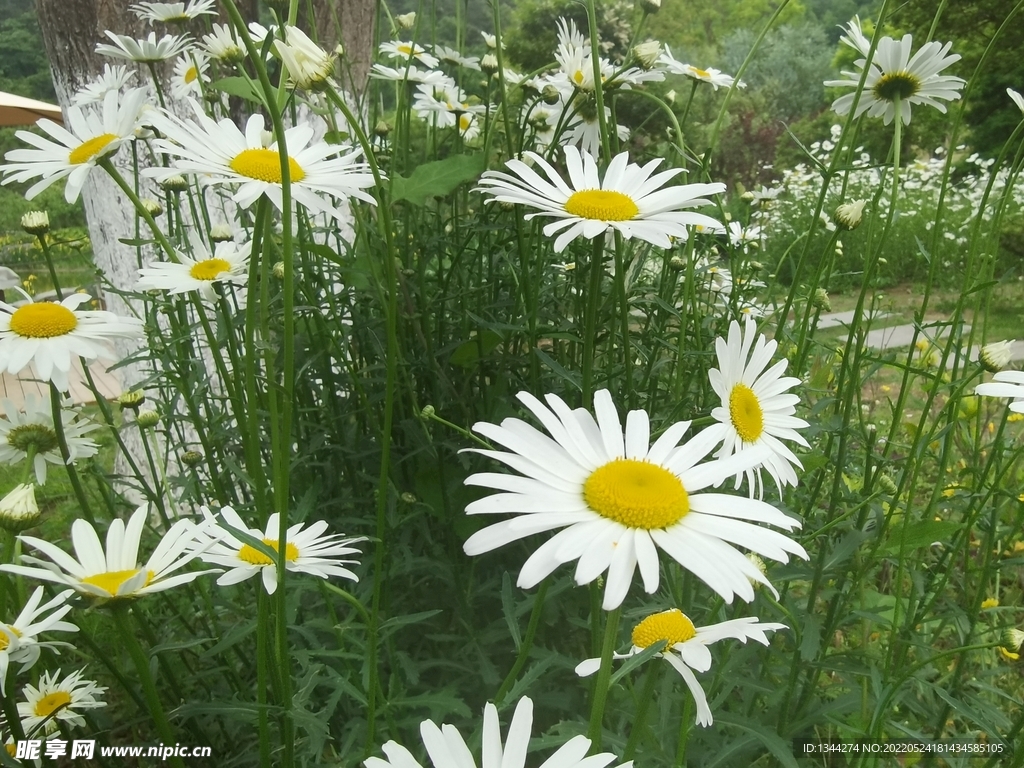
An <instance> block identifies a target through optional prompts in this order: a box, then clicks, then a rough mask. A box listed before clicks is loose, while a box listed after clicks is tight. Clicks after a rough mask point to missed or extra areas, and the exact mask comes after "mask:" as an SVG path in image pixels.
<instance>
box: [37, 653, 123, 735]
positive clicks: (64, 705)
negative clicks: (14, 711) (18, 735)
mask: <svg viewBox="0 0 1024 768" xmlns="http://www.w3.org/2000/svg"><path fill="white" fill-rule="evenodd" d="M84 671H85V670H79V671H77V672H74V673H72V674H70V675H68V676H67V677H65V678H64V679H63V680H61V679H60V670H59V669H58V670H57V671H56V672H47V673H44V674H43V676H42V677H41V678H40V679H39V686H38V687H36V686H32V685H26V686H25V687H24V688H23V689H22V695H23V696H24V697H25V701H19V702H18V714H19V715H20V716H21V718H22V720H21V727H22V728H24V729H25V733H26V735H37V734H36V733H35V732H36V729H37V728H39V727H40V726H42V733H43V734H45V735H46V736H49V735H51V734H54V733H57V732H58V731H59V725H58V723H63V724H64V725H65V726H67V727H72V728H74V727H77V728H82V727H84V726H85V718H83V717H82V715H81V714H80V713H81V712H82V711H84V710H87V709H97V708H99V707H105V706H107V702H105V701H100V700H99V699H98V698H97V696H100V695H102V694H104V693H106V691H107V689H106V688H104V687H103V686H100V685H97V684H96V682H95V681H93V680H83V679H82V673H83V672H84Z"/></svg>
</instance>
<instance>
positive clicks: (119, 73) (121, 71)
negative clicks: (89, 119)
mask: <svg viewBox="0 0 1024 768" xmlns="http://www.w3.org/2000/svg"><path fill="white" fill-rule="evenodd" d="M134 77H135V72H134V71H133V70H130V69H128V67H126V66H124V65H123V64H115V65H114V66H110V65H109V64H104V65H103V74H102V75H100V76H99V77H97V78H96V79H95V80H93V81H92V82H91V83H89V85H87V86H85V87H84V88H82V90H80V91H79V92H78V93H76V94H75V95H74V96H72V97H71V104H72V105H73V106H76V107H80V106H82V105H84V104H102V103H103V100H104V99H105V98H106V96H107V93H109V92H110V91H118V92H119V91H120V90H121V89H122V88H124V87H125V86H126V85H128V83H129V82H131V80H132V79H133V78H134Z"/></svg>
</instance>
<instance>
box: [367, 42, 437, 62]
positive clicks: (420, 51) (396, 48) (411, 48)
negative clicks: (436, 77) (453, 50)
mask: <svg viewBox="0 0 1024 768" xmlns="http://www.w3.org/2000/svg"><path fill="white" fill-rule="evenodd" d="M380 52H381V53H383V54H387V56H388V58H391V59H404V60H405V61H409V60H410V59H416V60H417V61H418V62H420V63H421V64H422V65H423V66H425V67H430V68H431V69H433V68H434V67H436V66H437V64H438V61H437V57H436V56H434V55H433V54H431V53H430V52H429V51H427V49H426V48H424V47H423V46H422V45H417V44H416V43H411V42H406V41H405V40H389V41H387V42H384V43H381V44H380Z"/></svg>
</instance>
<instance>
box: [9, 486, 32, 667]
mask: <svg viewBox="0 0 1024 768" xmlns="http://www.w3.org/2000/svg"><path fill="white" fill-rule="evenodd" d="M37 520H39V505H38V504H36V487H35V486H34V485H33V484H32V483H22V484H21V485H16V486H14V488H13V489H12V490H11V492H10V493H8V494H7V495H6V496H4V497H3V498H2V499H0V528H3V529H5V530H8V531H12V532H13V533H20V532H21V531H23V530H25V529H26V528H31V527H32V526H33V525H35V524H36V521H37ZM0 629H3V625H0ZM2 644H3V638H0V650H2ZM0 682H3V670H2V669H0Z"/></svg>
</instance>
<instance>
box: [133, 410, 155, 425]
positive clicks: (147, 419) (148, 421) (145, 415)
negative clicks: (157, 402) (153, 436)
mask: <svg viewBox="0 0 1024 768" xmlns="http://www.w3.org/2000/svg"><path fill="white" fill-rule="evenodd" d="M135 421H136V422H138V425H139V427H140V428H141V429H150V428H151V427H155V426H156V425H157V424H159V423H160V414H159V413H157V412H156V411H140V412H139V415H138V416H136V417H135Z"/></svg>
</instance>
